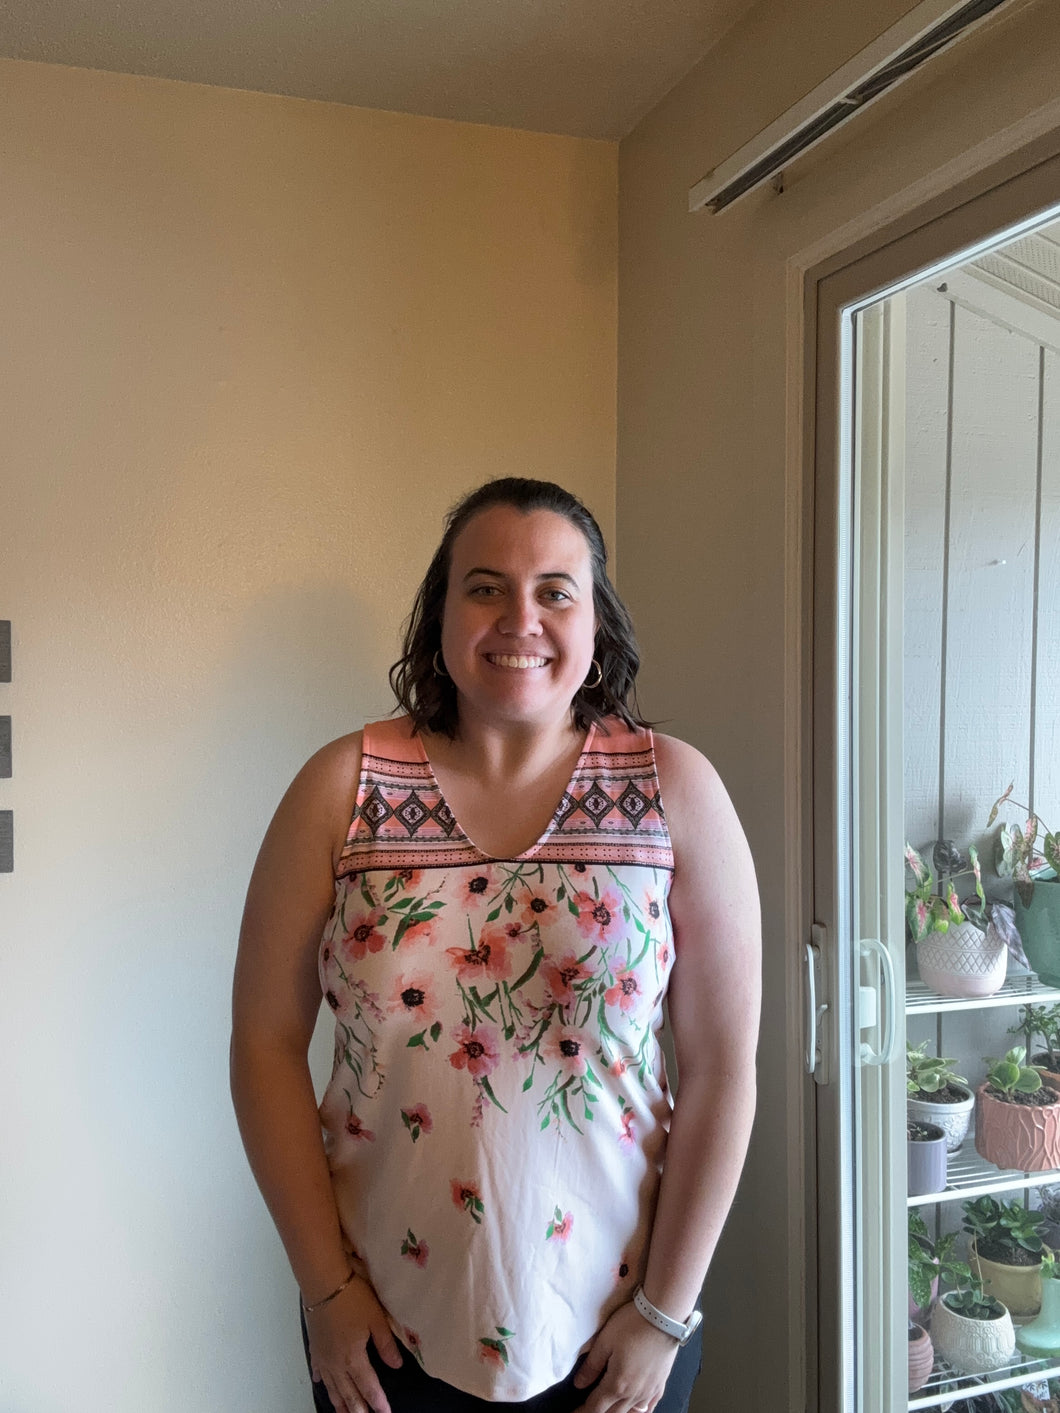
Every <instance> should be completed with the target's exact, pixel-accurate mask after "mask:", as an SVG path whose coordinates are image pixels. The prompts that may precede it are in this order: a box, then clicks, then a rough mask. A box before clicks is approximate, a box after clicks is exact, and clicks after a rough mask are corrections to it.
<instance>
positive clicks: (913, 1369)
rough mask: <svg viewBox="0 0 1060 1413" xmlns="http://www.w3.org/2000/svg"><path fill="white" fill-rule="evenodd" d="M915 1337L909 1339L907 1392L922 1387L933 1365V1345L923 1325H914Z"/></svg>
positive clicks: (914, 1391) (913, 1391) (912, 1391)
mask: <svg viewBox="0 0 1060 1413" xmlns="http://www.w3.org/2000/svg"><path fill="white" fill-rule="evenodd" d="M913 1329H914V1330H916V1332H917V1333H916V1338H915V1339H910V1341H909V1392H910V1393H916V1391H917V1389H918V1388H923V1387H924V1385H925V1384H926V1383H927V1381H928V1378H929V1376H930V1374H931V1370H932V1369H933V1368H934V1367H935V1347H934V1345H933V1344H932V1343H931V1336H930V1335H929V1334H928V1332H927V1330H926V1329H924V1327H923V1325H914V1326H913Z"/></svg>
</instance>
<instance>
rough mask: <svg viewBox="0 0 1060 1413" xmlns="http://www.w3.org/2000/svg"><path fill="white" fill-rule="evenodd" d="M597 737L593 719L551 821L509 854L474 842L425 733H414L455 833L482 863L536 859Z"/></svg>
mask: <svg viewBox="0 0 1060 1413" xmlns="http://www.w3.org/2000/svg"><path fill="white" fill-rule="evenodd" d="M595 739H596V722H595V721H591V722H590V723H589V730H588V731H587V732H586V735H585V740H584V741H583V742H582V748H581V750H580V751H579V752H578V759H577V760H576V761H575V762H574V769H573V770H572V771H571V773H570V779H569V780H568V781H567V783H566V785H565V786H564V787H563V793H562V794H561V795H560V797H559V799H558V800H557V801H556V803H555V806H554V807H553V810H552V813H551V814H550V815H549V819H548V824H547V825H546V826H545V832H544V833H543V834H542V835H541V837H540V839H537V840H535V842H534V843H533V844H531V845H530V846H529V848H526V849H522V850H520V851H519V853H516V854H511V855H508V856H502V855H500V854H488V853H487V852H486V850H485V849H483V848H480V847H479V845H478V844H476V843H475V841H474V839H472V837H471V835H470V834H469V833H468V832H467V830H466V829H465V828H464V826H463V825H462V824H461V823H460V820H459V819H458V818H457V816H456V813H455V811H454V810H453V807H452V805H451V804H450V803H449V801H448V800H447V799H446V797H445V791H444V790H443V789H442V787H441V785H440V784H439V782H438V776H437V775H436V774H435V770H434V765H433V763H432V761H431V758H430V756H429V755H428V754H427V748H426V746H425V745H424V744H423V737H422V736H421V735H420V734H419V733H418V732H417V734H416V736H415V741H416V746H417V749H418V750H419V753H420V756H421V757H422V760H423V764H424V765H425V766H426V767H427V773H428V777H429V782H430V784H431V786H432V787H433V788H434V789H435V790H437V792H438V798H439V800H440V801H441V802H442V803H443V804H444V805H445V807H446V809H447V810H448V811H449V815H450V818H451V819H452V821H453V826H454V828H453V833H454V834H457V835H459V836H460V837H461V838H462V839H463V840H464V841H465V843H467V844H469V845H470V846H471V848H472V849H474V851H475V853H476V854H477V855H478V857H479V858H480V859H481V860H482V862H483V863H525V862H528V861H529V860H531V859H533V858H534V856H535V855H536V854H537V853H538V852H539V850H540V849H541V848H542V847H543V846H544V845H545V844H547V843H548V841H549V839H550V838H551V837H552V835H553V834H554V833H555V830H556V823H557V820H556V815H557V814H558V813H559V809H560V806H561V805H562V804H563V801H564V800H565V799H566V798H567V796H568V795H569V794H570V792H571V786H572V785H573V784H574V782H575V780H576V779H577V778H578V776H579V774H580V773H581V769H582V764H583V762H584V761H585V758H586V756H587V755H588V754H589V752H590V750H591V749H592V743H593V741H594V740H595Z"/></svg>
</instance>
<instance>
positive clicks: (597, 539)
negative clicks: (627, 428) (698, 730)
mask: <svg viewBox="0 0 1060 1413" xmlns="http://www.w3.org/2000/svg"><path fill="white" fill-rule="evenodd" d="M495 505H510V506H511V507H512V508H513V509H515V510H519V511H522V512H523V514H529V513H530V511H533V510H551V511H552V512H553V513H554V514H556V515H562V516H563V517H564V519H565V520H569V521H570V523H571V524H572V525H575V526H577V528H578V529H579V530H580V531H581V533H582V534H583V535H584V536H585V541H586V543H587V544H588V546H589V556H590V560H591V563H592V570H593V608H594V611H595V614H596V639H595V643H594V645H593V657H594V659H595V660H596V662H598V663H599V664H600V681H599V682H598V683H597V685H596V686H594V687H588V686H585V685H583V686H582V687H580V688H579V689H578V692H577V694H576V695H575V697H574V700H573V701H572V702H571V712H572V715H573V718H574V723H575V725H576V726H577V727H578V728H579V729H580V730H583V731H584V730H587V729H588V727H589V724H590V722H596V723H597V724H602V723H604V722H605V720H606V718H607V717H609V716H617V717H618V718H619V720H620V721H622V722H624V724H625V725H626V726H628V727H630V728H634V727H638V726H647V725H649V723H648V722H647V721H645V720H644V719H643V718H642V717H641V715H640V712H639V709H638V707H637V704H636V681H637V672H638V670H639V668H640V653H639V651H638V650H637V642H636V638H635V637H634V635H633V623H632V620H631V619H630V616H629V612H628V610H627V609H626V606H625V604H624V603H623V602H622V600H621V599H620V598H619V597H618V594H617V593H616V592H615V588H614V585H613V584H612V583H611V580H610V579H609V578H608V576H607V548H606V546H605V544H604V537H603V535H602V534H601V533H600V527H599V525H597V523H596V520H595V519H594V518H593V516H592V514H591V512H590V511H589V510H588V509H586V507H585V506H584V505H583V504H582V502H581V501H580V500H579V499H578V498H577V496H574V495H571V493H570V491H565V490H564V489H563V487H562V486H557V485H556V484H555V482H553V481H533V480H528V479H527V478H525V477H522V476H505V477H502V478H500V479H498V480H496V481H487V482H486V484H485V485H484V486H479V488H478V489H477V490H475V491H472V492H471V493H470V494H469V495H466V496H465V497H464V498H463V500H461V501H458V502H457V504H456V505H454V506H453V508H452V510H450V512H449V514H448V515H447V516H446V520H445V533H444V534H443V535H442V540H441V543H440V544H439V546H438V548H437V549H436V550H435V552H434V558H433V559H432V560H431V562H430V565H429V566H428V569H427V573H426V574H425V575H424V577H423V582H422V583H421V584H420V587H419V589H418V590H417V591H416V597H415V599H414V600H413V604H412V612H411V613H410V615H409V618H408V621H407V623H406V624H405V635H404V641H403V643H402V653H401V656H400V657H399V658H398V660H397V662H395V663H394V665H393V667H392V668H391V669H390V685H391V687H392V688H393V691H394V695H395V696H396V697H397V699H398V705H399V707H400V708H401V709H403V710H404V711H406V712H407V713H408V715H409V716H410V717H411V718H412V722H413V727H414V729H415V730H416V731H422V730H425V729H426V730H428V731H431V732H437V733H439V734H443V735H446V736H449V737H450V738H452V737H454V736H455V735H456V734H457V727H458V713H457V698H456V688H455V686H454V685H453V681H452V678H451V677H448V676H440V675H439V674H438V673H437V672H435V670H434V663H435V654H436V653H437V652H439V651H440V649H441V646H442V613H443V610H444V608H445V595H446V591H447V589H448V587H449V568H450V564H451V562H452V554H453V542H454V540H455V539H456V537H457V535H459V533H460V531H461V530H462V529H463V528H464V526H465V525H466V524H467V523H468V521H470V520H471V519H473V517H474V516H476V515H478V514H479V513H480V511H483V510H488V509H490V508H491V507H492V506H495ZM595 675H596V674H595V671H593V672H591V673H590V678H591V677H594V676H595ZM605 730H606V727H605Z"/></svg>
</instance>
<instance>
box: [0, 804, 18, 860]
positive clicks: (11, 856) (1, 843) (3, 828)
mask: <svg viewBox="0 0 1060 1413" xmlns="http://www.w3.org/2000/svg"><path fill="white" fill-rule="evenodd" d="M14 871H15V812H14V810H0V873H14Z"/></svg>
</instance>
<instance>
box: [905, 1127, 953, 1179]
mask: <svg viewBox="0 0 1060 1413" xmlns="http://www.w3.org/2000/svg"><path fill="white" fill-rule="evenodd" d="M905 1132H906V1171H907V1177H908V1192H909V1196H910V1197H923V1196H925V1194H927V1193H930V1192H942V1190H943V1189H944V1188H945V1186H946V1134H945V1132H944V1130H942V1129H941V1128H939V1126H938V1124H929V1123H921V1122H919V1121H918V1120H916V1119H907V1120H906V1125H905Z"/></svg>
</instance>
